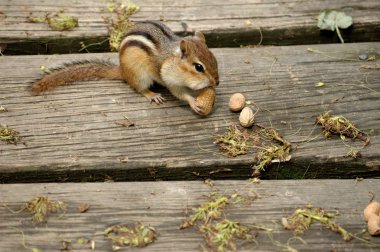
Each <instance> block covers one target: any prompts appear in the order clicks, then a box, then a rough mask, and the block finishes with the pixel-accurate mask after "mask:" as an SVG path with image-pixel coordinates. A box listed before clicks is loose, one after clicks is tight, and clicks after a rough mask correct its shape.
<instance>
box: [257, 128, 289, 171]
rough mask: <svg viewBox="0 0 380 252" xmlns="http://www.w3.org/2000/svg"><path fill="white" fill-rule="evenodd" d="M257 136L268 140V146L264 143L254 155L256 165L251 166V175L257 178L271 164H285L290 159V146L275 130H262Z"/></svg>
mask: <svg viewBox="0 0 380 252" xmlns="http://www.w3.org/2000/svg"><path fill="white" fill-rule="evenodd" d="M259 134H260V135H261V138H262V139H264V140H267V141H268V140H269V144H267V143H264V144H263V145H262V147H260V149H259V151H258V152H257V153H256V155H255V158H254V160H255V162H256V164H255V165H254V166H253V173H252V175H253V176H255V177H257V176H259V175H260V173H261V171H264V170H265V168H266V167H268V166H269V165H271V164H272V163H282V162H287V161H289V160H290V159H291V155H290V150H291V145H290V143H289V142H288V141H286V140H285V139H284V138H283V137H282V136H280V134H279V133H278V131H277V130H276V129H263V130H261V131H260V132H259ZM264 142H265V141H264Z"/></svg>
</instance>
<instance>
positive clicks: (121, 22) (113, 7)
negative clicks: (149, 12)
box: [105, 1, 140, 52]
mask: <svg viewBox="0 0 380 252" xmlns="http://www.w3.org/2000/svg"><path fill="white" fill-rule="evenodd" d="M107 10H108V11H109V12H112V13H113V14H115V15H114V16H113V17H111V18H106V19H105V21H106V22H107V23H108V24H109V28H108V34H109V45H110V48H111V51H113V52H116V51H117V50H118V49H119V45H120V43H121V40H122V39H123V38H124V36H125V34H126V33H127V32H128V30H129V28H131V27H132V25H133V22H132V21H130V20H129V18H130V17H131V16H132V15H133V14H135V13H136V12H138V11H139V10H140V7H139V6H137V5H136V4H133V3H130V4H127V5H125V4H123V3H118V2H116V1H111V4H109V5H108V6H107Z"/></svg>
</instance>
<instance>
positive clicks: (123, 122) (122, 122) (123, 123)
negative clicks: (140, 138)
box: [115, 116, 135, 128]
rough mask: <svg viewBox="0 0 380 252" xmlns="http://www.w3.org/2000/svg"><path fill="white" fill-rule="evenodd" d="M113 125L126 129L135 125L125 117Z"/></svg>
mask: <svg viewBox="0 0 380 252" xmlns="http://www.w3.org/2000/svg"><path fill="white" fill-rule="evenodd" d="M115 124H116V125H120V126H123V127H126V128H129V127H132V126H135V123H134V122H132V121H131V120H129V119H128V117H126V116H124V119H123V120H116V121H115Z"/></svg>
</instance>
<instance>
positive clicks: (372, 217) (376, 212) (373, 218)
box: [364, 201, 380, 235]
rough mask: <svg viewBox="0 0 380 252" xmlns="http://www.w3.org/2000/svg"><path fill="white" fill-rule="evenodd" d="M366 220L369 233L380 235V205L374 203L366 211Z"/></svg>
mask: <svg viewBox="0 0 380 252" xmlns="http://www.w3.org/2000/svg"><path fill="white" fill-rule="evenodd" d="M364 219H365V220H366V221H368V233H369V234H370V235H380V203H379V202H377V201H372V202H371V203H369V204H368V206H367V207H366V208H365V209H364Z"/></svg>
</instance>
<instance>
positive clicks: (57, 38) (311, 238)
mask: <svg viewBox="0 0 380 252" xmlns="http://www.w3.org/2000/svg"><path fill="white" fill-rule="evenodd" d="M111 2H112V1H105V0H88V1H77V0H71V1H54V2H53V1H36V0H31V1H23V0H2V1H0V51H2V53H1V56H0V125H1V126H4V125H7V126H8V127H10V128H11V129H13V130H16V131H18V132H19V133H20V136H21V142H19V143H18V144H17V145H14V144H6V143H4V142H1V141H0V219H1V220H2V221H1V223H0V251H31V250H32V251H34V252H36V251H62V249H65V244H66V250H67V249H68V248H71V249H72V250H73V251H111V250H112V247H111V245H112V244H111V242H110V241H107V240H106V238H105V237H103V236H102V235H95V233H96V232H102V231H103V230H104V229H105V228H107V227H109V226H111V225H115V224H127V223H133V222H141V223H143V224H145V225H147V226H153V227H155V228H156V230H157V233H158V238H157V240H156V241H155V242H154V243H153V244H151V245H149V246H148V247H146V248H144V251H162V252H163V251H165V252H166V251H197V250H198V249H199V245H200V244H204V240H203V238H202V235H201V234H200V233H199V232H198V231H197V230H196V229H194V228H189V229H184V230H180V229H179V226H180V225H181V223H182V222H183V221H184V220H185V218H186V217H187V216H189V215H190V214H191V213H192V209H194V208H195V207H198V206H200V204H202V203H204V202H206V201H208V200H209V198H207V196H208V195H210V194H211V193H212V192H217V194H218V195H224V196H226V197H229V200H230V201H229V202H230V204H229V205H228V206H227V207H226V209H225V210H224V215H223V217H226V218H228V219H231V220H233V221H238V222H240V223H241V224H244V225H248V226H250V227H252V228H253V227H256V231H257V232H258V237H257V238H256V241H255V242H254V243H248V244H245V245H244V246H240V245H239V246H238V249H237V250H238V251H253V250H254V251H355V252H356V251H371V252H372V251H378V250H379V246H380V238H379V237H376V238H375V237H369V235H368V234H367V233H361V231H362V230H363V229H365V227H366V224H365V222H364V220H363V216H362V213H363V209H364V208H365V206H366V205H367V203H368V201H369V199H370V198H371V196H374V197H375V200H377V201H379V193H380V180H379V178H380V151H379V150H380V102H379V101H380V69H379V66H380V43H379V41H380V5H379V1H376V0H366V1H358V0H351V1H345V0H337V1H333V2H332V1H324V0H318V1H302V0H292V1H278V0H270V1H258V0H249V1H245V0H237V1H229V2H228V1H227V3H226V2H222V1H216V0H211V1H207V2H206V1H200V0H197V1H192V2H191V3H185V2H184V1H176V0H173V1H164V0H158V1H153V0H140V1H138V0H136V1H135V3H136V4H137V5H138V6H140V8H141V10H140V11H139V12H138V13H136V14H134V15H133V16H132V18H131V19H132V20H146V19H150V20H164V22H165V23H166V24H167V25H168V26H169V27H170V28H172V29H173V30H174V31H175V32H176V33H177V34H180V35H185V34H190V33H192V32H194V31H195V30H200V31H202V32H204V33H205V35H206V38H207V42H208V44H209V46H210V47H213V49H212V50H213V52H214V53H215V55H216V57H217V60H218V63H219V73H220V85H219V86H218V87H217V99H216V104H215V108H214V111H213V113H212V114H211V115H209V116H207V117H201V116H198V115H196V114H195V113H193V112H192V111H191V110H190V108H189V106H188V105H186V104H185V103H183V102H180V101H178V100H177V99H175V98H174V97H173V96H172V95H171V94H169V93H168V91H167V90H165V89H163V88H160V87H156V88H157V89H158V91H159V92H162V93H163V95H164V97H165V98H167V102H166V103H165V104H163V105H161V106H157V105H155V104H150V103H149V102H147V101H146V99H145V98H144V97H142V96H140V95H139V94H137V93H136V92H134V91H133V90H132V89H131V88H129V87H128V85H127V84H126V83H123V82H121V81H108V80H98V81H84V82H78V83H75V84H73V85H68V86H64V87H59V88H58V89H56V90H54V91H52V92H47V93H45V94H43V95H41V96H34V95H33V94H32V93H31V84H32V83H33V81H34V80H36V79H38V78H39V77H41V75H42V71H41V66H43V67H46V68H50V67H53V68H54V67H57V66H60V65H62V64H63V63H65V62H71V61H73V60H78V59H103V60H110V61H114V62H117V54H116V53H105V52H107V51H108V45H107V42H104V43H101V44H99V45H97V46H93V47H89V48H88V50H89V51H90V52H92V53H87V54H85V53H81V54H78V51H79V50H80V49H81V42H83V43H84V44H86V45H89V44H91V43H99V42H101V41H104V40H105V39H106V37H107V24H106V23H105V21H104V18H105V17H108V16H110V15H111V13H110V12H109V11H108V10H107V9H106V8H105V7H106V6H107V5H109V4H110V3H111ZM324 9H340V10H343V11H345V12H346V13H347V14H349V15H350V16H352V17H353V20H354V25H353V26H352V27H350V28H349V29H347V30H344V31H342V35H343V37H344V39H345V42H347V43H345V44H339V43H338V42H339V39H338V37H337V35H336V34H335V33H333V32H321V31H320V30H319V29H318V28H317V24H316V23H317V21H316V17H317V15H318V14H319V13H320V11H322V10H324ZM59 11H62V12H63V13H64V15H68V16H72V17H76V18H78V19H79V27H77V28H75V29H74V30H72V31H65V32H59V31H53V30H51V29H50V28H49V27H48V25H46V24H43V23H30V22H28V17H30V16H44V15H46V14H48V13H51V14H54V13H57V12H59ZM349 42H355V43H349ZM247 45H250V48H249V47H247ZM257 45H260V46H257ZM274 45H276V46H274ZM229 47H233V48H229ZM4 49H5V50H4ZM96 52H102V53H96ZM55 53H66V54H61V55H57V54H55ZM29 54H32V55H29ZM41 54H42V55H41ZM11 55H16V56H11ZM363 55H366V56H369V58H370V59H371V60H368V58H367V59H365V60H360V59H359V56H360V57H363ZM364 58H365V57H364ZM319 82H323V83H324V86H320V87H318V86H316V84H317V83H319ZM236 92H241V93H243V94H245V96H246V98H247V100H248V101H250V102H251V105H250V106H258V107H259V108H260V111H259V112H258V113H257V114H256V119H255V120H256V123H257V124H258V125H261V126H263V127H273V128H276V129H277V130H278V131H279V132H280V134H281V135H282V136H283V137H284V138H285V139H286V140H287V141H289V142H290V143H291V145H292V152H291V160H290V161H289V162H286V163H281V164H273V165H271V166H270V167H268V168H267V169H266V170H265V171H264V172H263V173H262V174H261V178H262V181H261V183H260V184H254V183H252V182H249V181H248V180H247V179H248V178H250V177H251V174H252V166H253V164H254V161H253V160H254V153H251V152H250V153H249V154H247V155H242V156H238V157H235V158H230V157H226V156H224V155H223V153H221V152H220V150H219V147H218V146H217V145H216V144H214V136H215V134H222V133H224V132H225V131H226V130H227V127H229V126H230V125H233V124H237V123H238V114H236V113H232V112H230V111H229V109H228V106H227V104H228V100H229V97H230V96H231V95H232V94H233V93H236ZM325 111H331V113H332V114H334V115H343V116H345V117H346V118H348V119H349V120H351V121H352V122H353V123H354V124H355V125H356V126H357V127H358V128H360V129H361V130H363V131H364V132H365V133H367V134H368V135H369V138H370V144H369V145H368V146H365V147H364V144H363V142H362V141H360V140H356V141H351V140H349V139H346V140H345V141H343V140H342V139H340V138H339V136H333V137H332V138H330V139H325V138H324V136H323V134H322V129H321V127H320V126H319V125H318V126H316V125H315V119H316V117H317V116H318V115H320V114H321V113H323V112H325ZM124 117H128V118H129V120H130V121H132V122H133V123H134V124H135V126H133V127H129V128H126V127H122V126H120V125H117V124H116V123H115V122H116V121H118V120H122V119H123V118H124ZM351 147H352V148H354V149H356V150H359V151H360V153H361V157H359V158H356V159H355V158H352V157H348V156H347V153H348V152H349V151H350V150H351ZM208 178H210V179H215V180H214V181H213V182H210V181H206V183H205V182H204V181H203V180H205V179H208ZM363 178H364V179H363ZM162 180H164V181H162ZM46 182H50V183H46ZM57 182H58V183H57ZM75 182H93V183H75ZM101 182H114V183H101ZM212 183H213V184H214V186H211V184H212ZM232 195H235V197H236V196H238V197H242V199H243V201H244V199H250V200H248V202H242V203H239V204H234V203H232V202H233V200H232V198H231V196H232ZM37 196H47V197H49V199H51V200H61V201H63V202H64V203H65V204H66V205H67V209H66V211H65V213H64V214H51V215H50V216H49V217H48V220H47V222H46V223H43V224H35V223H33V222H32V219H31V216H30V214H28V213H25V212H22V213H15V212H12V210H18V209H20V207H22V206H23V205H24V204H25V203H26V202H28V201H30V200H32V199H33V198H35V197H37ZM81 203H88V204H90V209H89V210H88V211H87V212H86V213H79V211H78V206H79V205H80V204H81ZM306 205H309V206H310V205H312V207H320V208H322V209H325V210H327V211H339V213H340V214H339V215H338V216H336V217H335V218H334V219H333V220H334V221H336V222H337V223H338V224H340V225H341V226H342V227H343V228H345V229H346V230H347V231H349V232H351V233H355V234H356V235H357V237H359V238H363V239H368V238H370V239H369V240H367V242H365V241H363V240H358V239H353V240H352V241H349V242H346V241H344V240H343V239H342V237H341V236H340V235H339V234H336V233H333V232H332V231H330V230H328V229H326V228H325V227H323V226H322V225H320V224H313V225H312V226H311V228H310V230H309V231H307V232H306V233H305V234H303V235H301V236H300V237H301V238H302V240H300V239H299V238H292V237H294V234H293V232H292V231H290V230H285V229H284V228H283V227H282V225H281V219H282V218H283V217H289V216H290V215H291V214H292V213H293V211H294V210H295V209H297V208H303V207H305V206H306ZM257 227H262V228H261V229H260V228H259V229H257ZM254 229H255V228H254ZM268 229H272V231H271V232H269V231H268ZM271 237H272V240H271ZM78 239H79V240H81V241H85V243H86V242H90V243H86V244H79V243H78ZM91 241H92V245H93V246H95V248H94V250H92V249H91ZM287 245H289V246H290V247H287ZM33 249H34V250H33ZM37 249H38V250H37ZM291 249H294V250H291ZM138 250H139V248H138V249H132V248H131V249H128V251H138ZM63 251H64V250H63Z"/></svg>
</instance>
